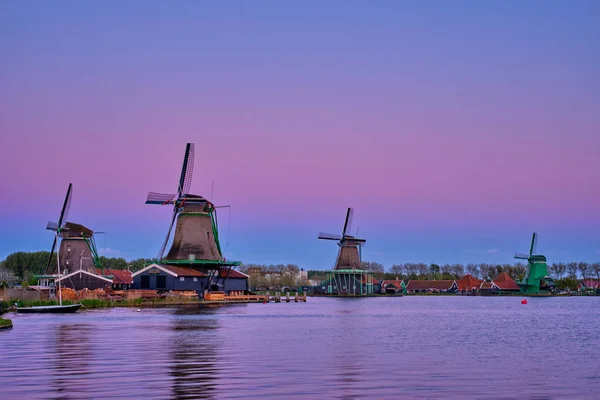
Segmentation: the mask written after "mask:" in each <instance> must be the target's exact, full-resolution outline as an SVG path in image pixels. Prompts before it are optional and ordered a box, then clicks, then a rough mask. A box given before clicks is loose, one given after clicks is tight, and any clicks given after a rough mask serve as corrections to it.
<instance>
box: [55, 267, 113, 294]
mask: <svg viewBox="0 0 600 400" xmlns="http://www.w3.org/2000/svg"><path fill="white" fill-rule="evenodd" d="M58 282H60V284H61V286H62V287H67V288H70V289H73V290H81V289H84V288H87V289H90V290H95V289H104V288H106V287H107V286H108V287H111V286H112V283H113V280H112V279H111V278H107V277H105V276H103V275H100V274H95V273H93V272H90V271H88V270H85V269H78V270H76V271H74V272H71V273H69V274H67V275H63V276H61V277H60V278H58V279H56V281H55V283H54V285H55V286H58Z"/></svg>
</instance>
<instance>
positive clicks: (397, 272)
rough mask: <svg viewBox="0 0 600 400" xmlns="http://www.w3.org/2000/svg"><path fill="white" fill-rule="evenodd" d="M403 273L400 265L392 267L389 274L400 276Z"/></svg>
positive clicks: (402, 266)
mask: <svg viewBox="0 0 600 400" xmlns="http://www.w3.org/2000/svg"><path fill="white" fill-rule="evenodd" d="M403 271H404V265H402V264H400V265H398V264H394V265H392V268H390V272H391V273H392V274H394V275H397V276H402V272H403Z"/></svg>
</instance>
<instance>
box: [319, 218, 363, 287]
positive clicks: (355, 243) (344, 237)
mask: <svg viewBox="0 0 600 400" xmlns="http://www.w3.org/2000/svg"><path fill="white" fill-rule="evenodd" d="M352 216H353V210H352V208H348V211H346V219H345V220H344V226H343V228H342V234H341V235H335V234H330V233H319V236H318V239H322V240H335V241H337V244H338V246H339V248H340V249H339V251H338V255H337V258H336V260H335V265H334V267H333V271H330V272H328V273H327V277H328V279H327V282H328V284H327V285H326V286H327V293H328V294H336V295H352V296H356V295H366V294H373V273H372V272H370V271H364V270H363V268H362V264H361V253H362V247H363V246H364V245H365V243H366V240H365V239H359V238H357V237H354V236H351V235H349V234H348V233H347V232H350V230H351V228H352Z"/></svg>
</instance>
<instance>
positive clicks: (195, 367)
mask: <svg viewBox="0 0 600 400" xmlns="http://www.w3.org/2000/svg"><path fill="white" fill-rule="evenodd" d="M215 312H216V309H214V308H202V309H197V308H195V309H179V310H177V311H175V313H176V315H178V316H179V318H176V319H174V321H173V325H172V330H173V331H174V334H173V343H172V351H171V355H172V357H173V362H172V364H171V365H172V367H171V368H172V371H171V376H172V377H173V395H174V397H175V398H178V399H180V398H194V399H212V398H217V397H218V396H217V380H218V376H217V375H218V373H219V364H218V360H217V356H218V354H217V346H218V339H217V335H216V330H217V329H218V328H219V321H218V320H217V319H215V318H211V316H212V315H214V314H215Z"/></svg>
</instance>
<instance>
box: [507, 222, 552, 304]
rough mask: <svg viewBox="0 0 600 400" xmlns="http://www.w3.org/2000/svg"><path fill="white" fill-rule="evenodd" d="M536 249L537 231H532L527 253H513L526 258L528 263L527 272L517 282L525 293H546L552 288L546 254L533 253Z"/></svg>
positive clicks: (521, 258) (520, 257)
mask: <svg viewBox="0 0 600 400" xmlns="http://www.w3.org/2000/svg"><path fill="white" fill-rule="evenodd" d="M536 249H537V233H535V232H534V233H533V236H532V237H531V246H530V247H529V254H524V253H515V258H517V259H519V260H527V263H528V266H527V267H528V268H527V274H526V275H525V278H524V279H523V281H521V283H520V284H519V286H521V291H522V292H523V293H526V294H538V293H548V292H550V291H551V290H553V289H554V281H553V280H552V278H550V277H549V276H548V266H547V265H546V256H543V255H541V254H535V253H536Z"/></svg>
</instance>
